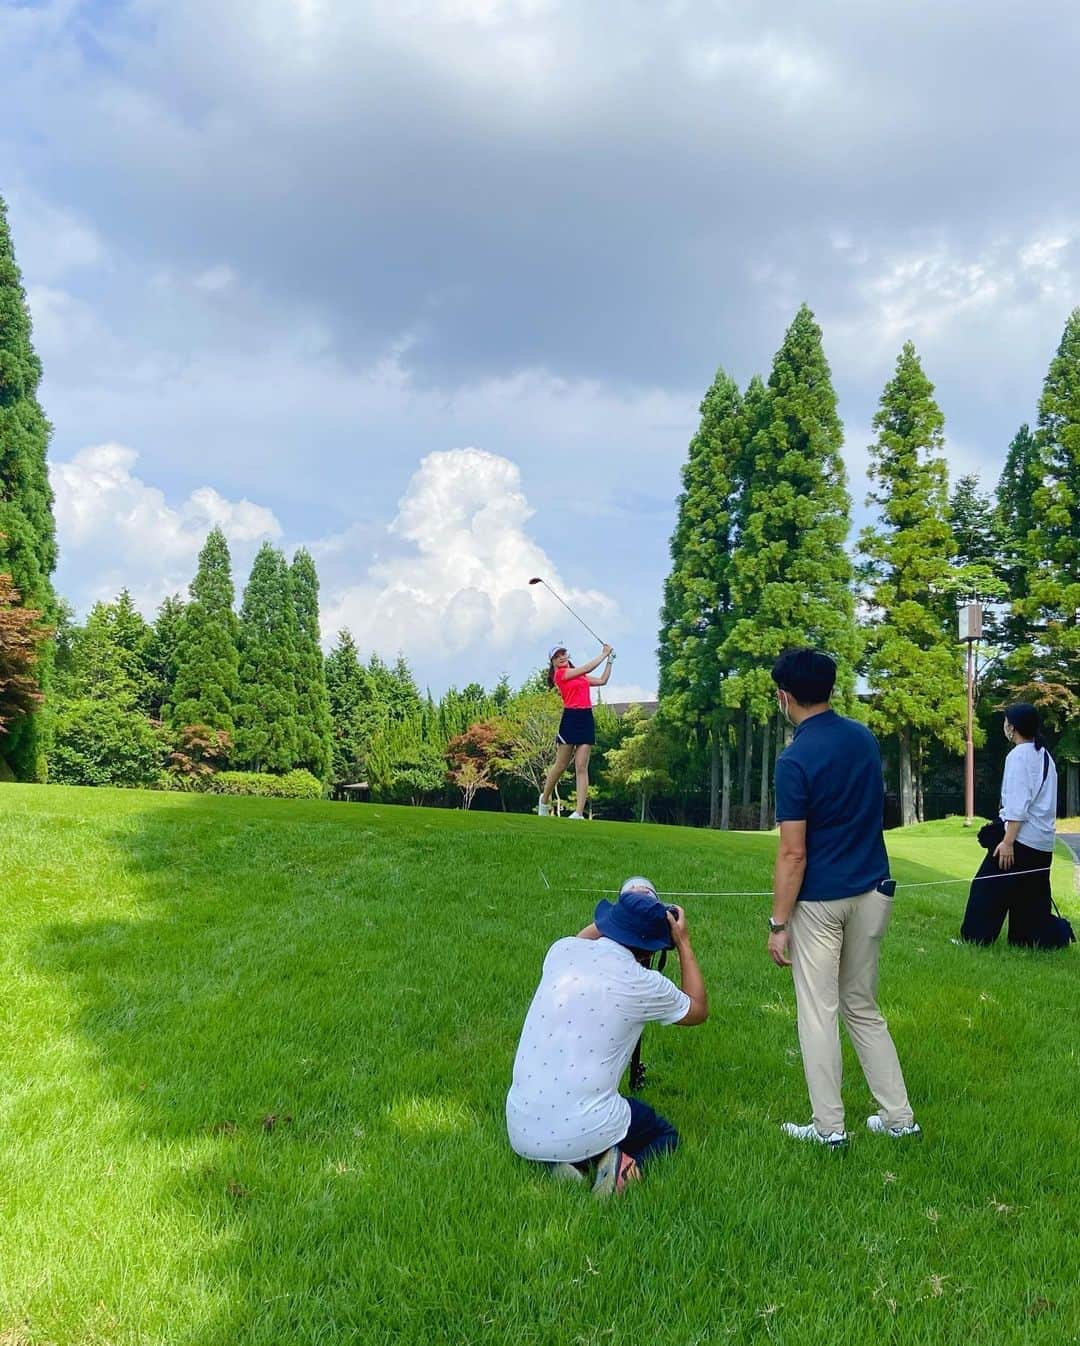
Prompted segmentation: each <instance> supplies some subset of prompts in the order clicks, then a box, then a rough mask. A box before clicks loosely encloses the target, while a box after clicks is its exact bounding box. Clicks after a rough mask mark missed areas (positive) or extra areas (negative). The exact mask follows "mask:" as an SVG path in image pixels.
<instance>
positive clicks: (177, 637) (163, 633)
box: [148, 594, 186, 720]
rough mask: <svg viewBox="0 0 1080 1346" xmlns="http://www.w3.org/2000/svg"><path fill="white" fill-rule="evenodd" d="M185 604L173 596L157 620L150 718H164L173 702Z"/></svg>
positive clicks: (151, 657)
mask: <svg viewBox="0 0 1080 1346" xmlns="http://www.w3.org/2000/svg"><path fill="white" fill-rule="evenodd" d="M185 609H186V604H185V603H184V600H183V599H182V598H181V597H180V595H179V594H170V595H169V597H168V598H165V599H163V600H162V603H161V606H160V607H159V608H158V610H157V616H156V617H155V618H154V626H153V631H152V634H151V638H150V646H149V651H148V658H149V668H150V674H151V677H152V678H153V687H152V690H151V696H150V714H151V715H152V716H153V718H154V719H156V720H162V719H164V718H165V714H166V707H167V706H168V704H169V702H170V701H171V700H172V696H173V689H174V687H175V685H176V671H177V656H178V654H179V650H180V643H181V640H182V639H183V630H184V612H185Z"/></svg>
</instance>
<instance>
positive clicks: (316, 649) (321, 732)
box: [290, 548, 331, 780]
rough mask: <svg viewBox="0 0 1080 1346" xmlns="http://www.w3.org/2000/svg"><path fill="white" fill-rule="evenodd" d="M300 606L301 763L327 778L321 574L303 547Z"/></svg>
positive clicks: (295, 589)
mask: <svg viewBox="0 0 1080 1346" xmlns="http://www.w3.org/2000/svg"><path fill="white" fill-rule="evenodd" d="M290 573H291V578H292V593H293V602H294V604H295V607H296V628H297V629H296V698H297V702H298V705H299V720H298V724H297V737H298V740H299V748H298V758H297V761H298V763H299V765H300V766H303V767H306V768H307V770H308V771H310V772H311V773H312V775H315V776H318V778H319V779H320V780H325V779H326V778H327V777H328V776H329V774H330V757H331V725H330V700H329V697H328V695H327V690H326V665H325V662H324V660H323V653H322V646H321V644H320V631H319V576H318V574H317V573H316V570H315V562H314V560H313V559H312V557H311V554H310V552H308V551H305V550H304V549H303V548H301V549H300V551H298V552H297V553H296V555H295V556H294V557H293V563H292V568H291V572H290Z"/></svg>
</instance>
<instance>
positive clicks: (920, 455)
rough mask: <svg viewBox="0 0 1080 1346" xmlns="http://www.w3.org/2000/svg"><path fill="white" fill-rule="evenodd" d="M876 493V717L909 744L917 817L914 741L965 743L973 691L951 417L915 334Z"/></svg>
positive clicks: (907, 798) (911, 817) (904, 780)
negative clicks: (957, 592)
mask: <svg viewBox="0 0 1080 1346" xmlns="http://www.w3.org/2000/svg"><path fill="white" fill-rule="evenodd" d="M873 425H874V429H875V430H876V431H877V432H878V437H877V440H876V441H875V442H874V444H872V445H871V447H870V480H871V481H872V482H873V484H874V485H873V489H872V490H871V492H870V495H869V497H868V500H867V503H868V504H874V505H877V507H878V511H879V514H878V522H877V524H876V525H873V526H871V527H870V528H866V529H864V530H863V533H862V536H861V537H860V539H859V546H860V550H861V551H862V553H863V555H864V556H865V557H866V558H867V576H868V578H869V580H870V584H871V588H870V593H869V603H870V610H871V612H872V613H873V614H874V616H873V619H872V621H871V625H870V634H869V641H868V646H869V654H870V657H869V661H868V665H867V680H868V682H869V684H870V689H871V691H872V692H873V693H874V708H873V711H872V712H871V723H872V724H873V726H874V728H875V729H876V730H877V731H878V732H880V733H883V734H890V735H896V737H897V740H898V743H899V748H900V810H901V818H902V822H903V823H904V824H905V825H909V824H911V823H913V822H914V821H915V818H916V804H915V781H914V776H913V772H912V755H913V743H914V742H915V741H916V740H917V738H918V736H919V735H921V734H928V735H930V736H931V737H933V738H935V739H937V740H939V741H940V742H941V743H943V744H944V745H945V746H946V748H948V749H951V750H953V751H956V752H960V751H961V750H962V749H963V745H964V723H965V715H966V707H967V698H966V693H965V689H964V678H963V669H962V662H961V657H960V647H959V645H958V643H957V640H956V635H955V632H954V631H953V630H952V622H953V620H954V617H953V612H952V607H953V605H952V603H951V601H945V602H943V599H942V595H943V593H946V592H947V591H948V589H949V585H950V580H951V578H952V564H951V559H952V557H953V555H954V553H955V549H956V547H955V542H954V541H953V536H952V530H951V528H950V526H949V505H948V472H947V468H946V465H945V458H944V442H945V441H944V427H945V418H944V416H942V414H941V411H940V409H939V408H938V405H937V403H936V402H935V400H934V385H933V384H932V383H931V382H930V380H929V379H928V378H927V377H926V374H925V373H924V372H923V368H922V365H921V364H920V363H919V357H918V355H917V354H916V353H915V347H914V346H913V345H912V344H911V342H910V341H909V342H907V343H906V344H905V346H904V348H903V350H902V351H901V352H900V355H899V357H898V359H897V361H896V372H895V374H894V375H893V377H892V379H891V380H890V381H889V382H888V383H887V384H886V385H885V390H884V392H883V393H882V395H881V404H880V407H879V408H878V411H877V413H876V415H875V416H874V421H873Z"/></svg>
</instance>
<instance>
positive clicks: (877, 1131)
mask: <svg viewBox="0 0 1080 1346" xmlns="http://www.w3.org/2000/svg"><path fill="white" fill-rule="evenodd" d="M866 1129H867V1131H870V1132H872V1133H873V1134H874V1135H875V1136H892V1138H893V1140H902V1139H903V1138H904V1137H905V1136H921V1135H922V1127H921V1126H920V1125H919V1123H918V1122H912V1123H911V1125H910V1126H886V1125H885V1123H884V1122H883V1121H882V1119H881V1117H880V1116H879V1115H878V1114H877V1113H876V1112H875V1113H874V1115H873V1116H872V1117H867V1119H866Z"/></svg>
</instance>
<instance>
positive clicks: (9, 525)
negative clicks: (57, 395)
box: [0, 198, 57, 780]
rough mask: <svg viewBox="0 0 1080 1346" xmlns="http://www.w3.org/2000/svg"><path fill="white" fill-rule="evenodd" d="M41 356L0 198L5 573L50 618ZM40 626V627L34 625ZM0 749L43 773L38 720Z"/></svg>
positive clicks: (22, 725) (51, 548) (0, 464)
mask: <svg viewBox="0 0 1080 1346" xmlns="http://www.w3.org/2000/svg"><path fill="white" fill-rule="evenodd" d="M40 382H41V362H40V360H39V359H38V357H37V355H36V353H35V351H34V347H33V344H32V341H31V324H30V312H29V310H28V309H27V306H26V294H25V292H24V290H23V286H22V277H21V276H20V274H19V268H18V266H17V265H16V263H15V251H14V247H13V245H12V241H11V232H10V230H9V228H8V222H7V208H6V206H5V205H4V201H3V198H0V574H7V575H10V576H11V579H12V582H13V584H14V587H15V590H16V591H17V592H18V594H19V601H20V602H21V603H22V604H23V606H24V607H26V608H29V609H31V610H34V611H37V612H40V613H42V614H43V615H44V617H45V620H46V621H47V622H49V623H52V622H54V621H55V618H56V615H57V609H56V596H55V594H54V593H53V588H52V579H51V576H52V572H53V570H54V569H55V568H56V527H55V523H54V521H53V512H52V505H53V495H52V489H51V487H50V486H49V474H48V469H47V467H46V461H45V459H46V454H47V452H48V447H49V434H50V429H51V427H50V426H49V423H48V421H47V420H46V419H45V414H44V412H43V411H42V409H41V405H40V403H39V402H38V400H37V390H38V384H39V383H40ZM35 629H37V630H39V631H40V630H41V629H42V628H40V627H38V628H35ZM39 656H40V657H39V659H38V660H37V662H36V663H35V665H34V669H35V673H34V676H35V677H36V679H37V681H38V683H39V685H41V686H47V683H48V674H49V666H50V658H49V650H48V644H47V642H46V641H45V640H42V645H41V647H40V649H39ZM3 755H4V757H5V758H6V760H7V762H8V763H9V765H10V768H11V770H12V771H13V772H14V774H15V775H16V777H18V778H21V779H24V780H40V779H42V778H43V777H44V774H45V760H44V751H43V741H42V735H41V724H40V719H39V717H38V716H37V715H36V714H35V715H26V716H21V717H20V718H19V719H18V720H16V721H14V722H13V723H12V725H11V727H10V731H9V733H8V734H7V735H5V737H4V742H3Z"/></svg>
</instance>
